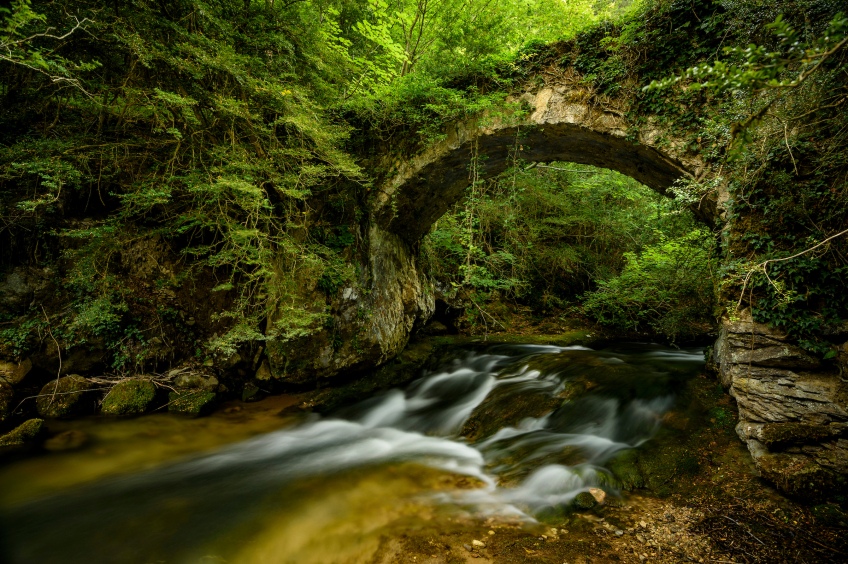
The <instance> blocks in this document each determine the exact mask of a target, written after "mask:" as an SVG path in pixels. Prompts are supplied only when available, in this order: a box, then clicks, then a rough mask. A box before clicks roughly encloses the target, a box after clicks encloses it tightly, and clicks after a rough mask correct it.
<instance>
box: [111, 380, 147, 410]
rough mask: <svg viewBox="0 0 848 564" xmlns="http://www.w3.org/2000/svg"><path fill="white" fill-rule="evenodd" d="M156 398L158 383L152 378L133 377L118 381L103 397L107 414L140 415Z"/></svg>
mask: <svg viewBox="0 0 848 564" xmlns="http://www.w3.org/2000/svg"><path fill="white" fill-rule="evenodd" d="M154 399H156V385H155V384H154V383H153V382H151V381H150V380H144V379H141V378H133V379H132V380H124V381H123V382H118V383H117V384H115V386H114V387H112V389H111V390H109V393H108V394H106V397H105V398H103V408H102V410H103V413H104V414H105V415H140V414H142V413H144V412H145V411H147V410H148V409H149V408H150V405H151V404H152V403H153V400H154Z"/></svg>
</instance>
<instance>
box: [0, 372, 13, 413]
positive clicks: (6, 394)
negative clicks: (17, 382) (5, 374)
mask: <svg viewBox="0 0 848 564" xmlns="http://www.w3.org/2000/svg"><path fill="white" fill-rule="evenodd" d="M14 398H15V390H14V388H12V386H10V385H9V384H7V383H5V382H0V422H3V421H5V420H6V419H8V418H9V415H11V414H12V410H13V409H14V408H15V406H14V405H13V404H12V401H13V400H14Z"/></svg>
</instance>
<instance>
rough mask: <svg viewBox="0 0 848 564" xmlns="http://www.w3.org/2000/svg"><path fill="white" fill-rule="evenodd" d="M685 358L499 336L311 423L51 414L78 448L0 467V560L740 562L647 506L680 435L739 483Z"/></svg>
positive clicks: (237, 408)
mask: <svg viewBox="0 0 848 564" xmlns="http://www.w3.org/2000/svg"><path fill="white" fill-rule="evenodd" d="M703 368H704V355H703V350H702V349H700V348H683V349H679V348H671V347H666V346H662V345H657V344H648V343H626V344H619V345H617V346H612V347H607V348H603V349H598V350H593V349H590V348H588V347H581V346H568V347H562V346H549V345H547V346H546V345H521V344H508V345H507V344H501V345H492V346H489V347H479V346H478V347H474V348H473V349H463V348H458V349H457V350H455V351H452V353H451V354H450V355H449V357H448V360H446V361H445V362H444V363H443V364H442V365H441V366H440V367H439V368H437V369H435V370H432V371H429V372H425V373H422V374H421V375H420V377H419V378H417V379H416V380H414V381H413V382H412V383H410V384H409V385H408V386H405V387H404V388H397V389H391V390H384V391H382V392H379V393H377V394H375V395H373V396H371V397H368V398H366V399H364V400H362V401H359V402H358V403H354V404H352V405H346V406H343V407H341V408H339V409H337V410H335V411H333V412H331V413H326V414H322V415H318V414H310V413H306V412H305V411H304V410H300V409H298V403H299V402H300V400H301V398H298V397H294V396H278V397H275V398H267V399H265V400H263V401H261V402H256V403H253V404H242V403H241V402H233V403H231V404H227V405H225V406H224V407H223V408H222V409H221V410H219V412H217V413H216V414H213V416H211V417H208V418H204V419H181V418H177V417H174V416H171V415H168V414H159V415H152V416H145V417H141V418H137V419H131V420H103V419H95V418H92V419H88V420H80V421H73V422H65V423H60V424H58V425H59V427H57V428H55V429H52V430H53V431H56V432H62V433H66V434H67V433H80V435H78V436H81V437H85V444H84V445H81V446H80V447H79V448H77V449H74V450H69V451H61V450H60V451H59V452H48V453H44V454H42V455H40V456H36V457H30V458H26V459H21V460H18V461H14V462H12V463H8V464H6V465H5V466H3V467H2V468H0V483H2V484H3V485H4V486H3V492H2V496H0V512H2V531H3V532H2V547H1V548H0V550H2V552H0V555H2V556H3V561H4V562H6V561H8V562H11V563H29V562H33V563H34V562H38V563H45V564H46V563H53V562H56V563H76V562H80V563H83V562H86V563H88V562H98V563H101V562H102V563H112V562H114V563H133V562H139V563H146V562H169V563H170V562H175V563H193V562H234V563H241V562H243V563H254V562H269V563H270V562H275V563H276V562H292V563H295V562H297V563H311V562H315V563H328V562H338V563H348V562H426V561H429V562H465V561H482V562H485V561H491V562H519V561H525V560H523V558H527V559H528V560H527V561H533V559H537V560H538V561H540V562H548V561H550V562H562V561H563V559H564V558H573V557H574V556H575V555H577V556H580V557H581V558H584V560H585V559H588V561H598V562H603V561H613V560H619V561H642V560H645V559H648V558H652V559H659V560H662V561H679V560H674V558H677V557H680V555H681V554H683V555H686V554H687V553H686V551H687V550H688V551H689V552H688V555H687V558H690V557H691V556H692V555H694V557H695V559H696V560H697V559H698V558H703V557H705V556H706V557H708V558H717V559H721V558H725V559H728V560H727V561H745V560H733V555H732V553H727V552H725V551H722V547H721V546H718V545H716V543H715V542H713V541H712V539H711V537H710V535H709V534H707V533H698V532H696V531H695V530H694V529H695V528H696V527H697V526H700V524H702V523H703V522H704V520H705V519H706V518H707V515H706V513H705V512H704V510H703V509H695V508H683V507H680V504H676V505H675V504H674V503H670V502H669V501H666V500H665V498H666V497H668V496H672V495H674V494H679V493H680V491H684V492H685V491H688V490H687V487H684V486H681V485H680V484H681V482H685V483H686V484H694V483H696V482H697V481H698V480H699V479H704V472H703V471H704V466H705V462H704V455H703V453H698V452H693V451H694V450H695V449H694V448H693V447H692V444H693V443H691V442H687V441H689V440H690V439H691V437H693V436H695V435H698V437H702V438H700V439H699V440H700V441H703V440H705V439H704V438H703V437H709V436H711V435H712V436H714V437H715V438H716V440H718V441H720V443H721V446H722V447H723V449H724V450H722V451H721V453H720V456H723V457H726V458H727V460H726V461H725V462H724V463H722V464H723V465H724V466H726V473H727V474H728V475H736V474H738V476H736V478H739V476H741V477H742V479H743V480H747V479H748V478H746V477H745V476H746V475H747V476H748V477H749V478H751V479H754V478H753V477H752V468H751V466H750V465H747V464H746V463H745V452H744V449H743V448H742V447H741V444H737V443H734V442H733V441H732V424H733V421H732V410H731V409H729V407H730V406H729V404H727V402H725V401H724V398H726V396H724V395H723V394H722V392H721V390H720V387H719V388H717V384H716V383H715V382H714V381H711V380H709V378H708V377H707V376H706V375H705V374H704V370H703ZM711 402H714V403H715V405H713V404H712V403H711ZM721 402H724V403H721ZM724 406H726V407H724ZM705 430H709V431H710V432H709V433H705ZM713 442H714V443H715V444H713V446H716V445H717V444H718V443H716V442H715V441H713ZM696 444H697V443H696ZM734 445H735V446H734ZM705 446H709V445H705ZM709 456H713V455H709ZM716 456H718V455H716ZM709 464H710V463H707V464H706V465H709ZM722 464H718V465H716V466H717V467H720V466H722ZM709 476H710V477H709V478H708V479H713V477H712V471H711V472H710V474H709ZM716 488H717V489H720V488H721V486H720V485H716ZM698 491H700V490H698ZM630 492H634V493H630ZM638 492H642V493H638ZM737 493H738V492H737ZM690 494H691V495H696V494H695V493H692V492H691V491H690ZM687 495H688V494H687ZM769 495H771V494H769ZM587 496H588V497H587ZM766 497H768V496H766ZM775 499H778V498H775ZM775 503H777V502H775ZM654 515H656V516H657V517H656V519H654V517H646V516H654ZM645 519H649V521H650V523H649V522H647V521H645ZM669 519H671V520H672V521H669ZM674 523H676V525H674ZM661 527H666V528H668V532H667V534H665V533H663V534H660V531H661ZM675 527H676V528H677V529H679V530H678V531H677V533H681V535H682V536H679V537H678V538H675V537H674V534H676V533H675V531H673V530H672V529H674V528H675ZM663 535H665V536H663ZM655 537H656V538H655ZM640 539H641V540H640ZM663 539H665V540H663ZM649 541H650V544H649ZM663 542H665V543H666V544H667V545H668V547H667V548H666V549H665V550H666V552H665V554H663V548H662V547H663ZM673 546H680V547H683V549H682V550H683V552H681V553H679V554H678V553H675V552H674V549H673V548H672V547H673ZM686 547H688V548H686ZM519 549H520V550H519ZM522 555H523V556H522ZM612 556H615V558H612ZM593 558H595V559H596V560H592V559H593ZM666 559H668V560H666Z"/></svg>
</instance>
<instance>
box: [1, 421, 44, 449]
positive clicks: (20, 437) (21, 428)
mask: <svg viewBox="0 0 848 564" xmlns="http://www.w3.org/2000/svg"><path fill="white" fill-rule="evenodd" d="M43 426H44V420H43V419H29V420H27V421H24V422H23V423H21V424H20V425H18V426H17V427H15V428H14V429H12V430H11V431H10V432H8V433H6V434H5V435H3V436H2V437H0V447H10V446H23V445H27V444H30V443H32V442H33V441H35V440H36V439H37V438H38V436H39V435H40V434H41V430H42V428H43Z"/></svg>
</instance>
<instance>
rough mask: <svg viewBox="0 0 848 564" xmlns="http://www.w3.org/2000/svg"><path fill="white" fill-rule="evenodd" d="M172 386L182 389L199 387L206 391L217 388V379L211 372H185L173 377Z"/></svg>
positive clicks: (213, 390)
mask: <svg viewBox="0 0 848 564" xmlns="http://www.w3.org/2000/svg"><path fill="white" fill-rule="evenodd" d="M174 386H176V387H177V388H183V389H200V390H206V391H207V392H215V391H217V390H218V379H217V378H216V377H215V376H212V375H211V374H199V373H197V372H187V373H184V374H180V375H179V376H177V377H176V378H174Z"/></svg>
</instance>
